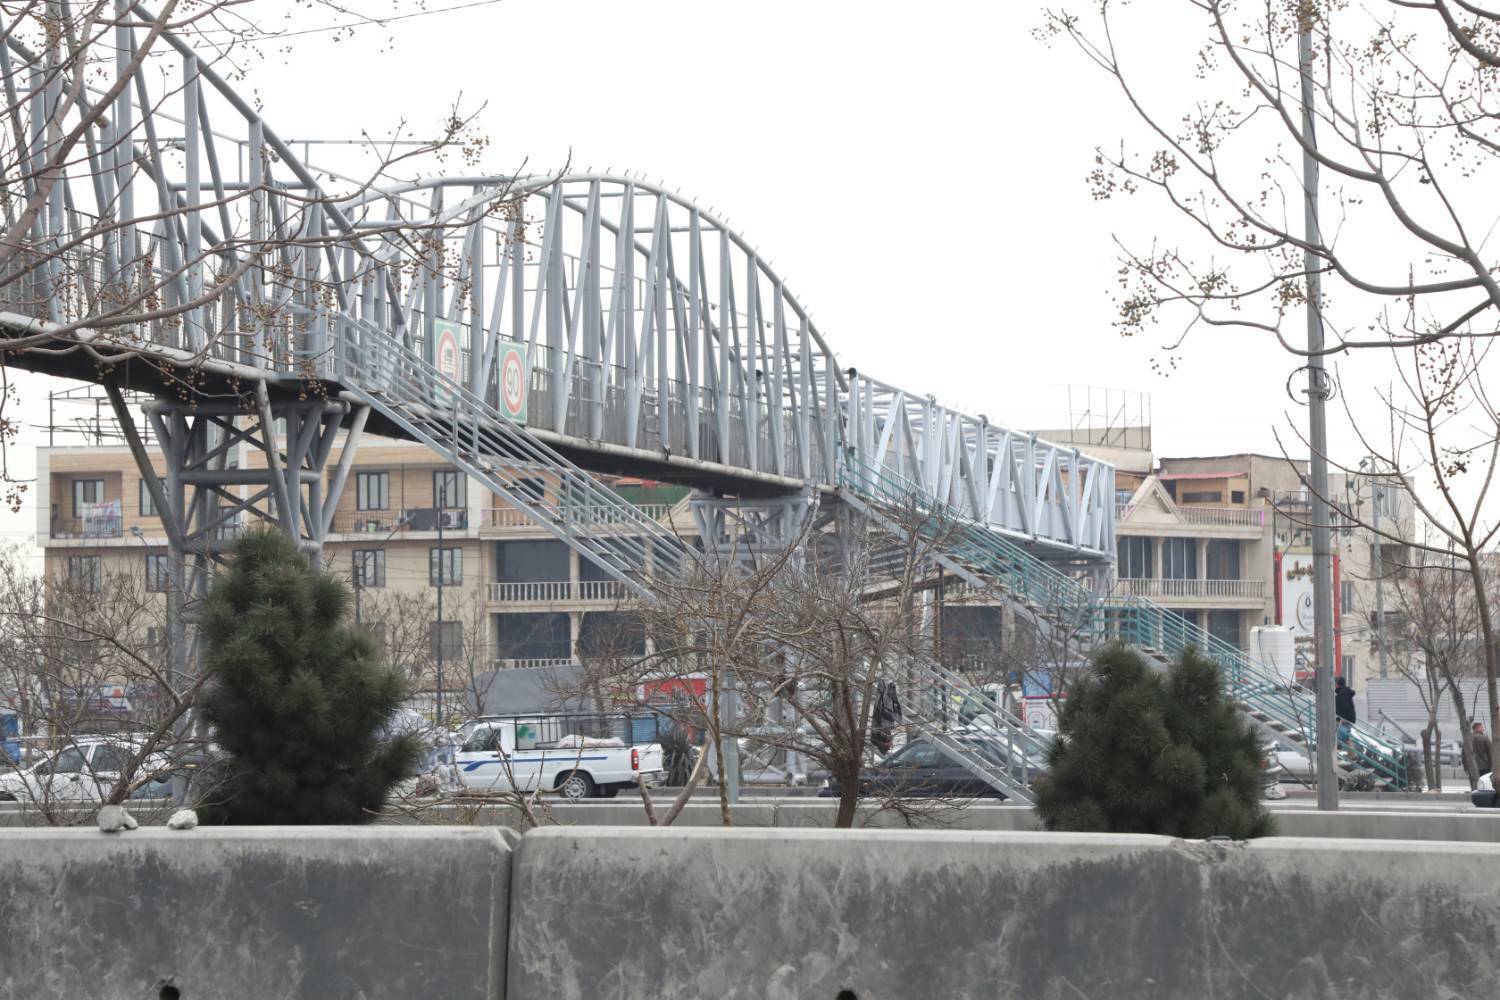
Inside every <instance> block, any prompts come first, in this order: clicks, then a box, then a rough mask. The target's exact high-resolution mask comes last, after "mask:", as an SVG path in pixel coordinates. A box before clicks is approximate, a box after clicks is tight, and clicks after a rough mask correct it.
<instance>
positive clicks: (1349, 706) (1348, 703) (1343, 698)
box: [1333, 677, 1358, 726]
mask: <svg viewBox="0 0 1500 1000" xmlns="http://www.w3.org/2000/svg"><path fill="white" fill-rule="evenodd" d="M1333 713H1334V714H1335V715H1337V716H1338V717H1339V718H1340V719H1343V720H1344V721H1345V722H1347V723H1349V725H1351V726H1352V725H1354V723H1355V722H1357V721H1358V720H1357V719H1356V718H1355V716H1354V689H1353V688H1352V687H1350V686H1349V685H1347V684H1345V683H1344V679H1343V678H1342V677H1335V678H1334V679H1333Z"/></svg>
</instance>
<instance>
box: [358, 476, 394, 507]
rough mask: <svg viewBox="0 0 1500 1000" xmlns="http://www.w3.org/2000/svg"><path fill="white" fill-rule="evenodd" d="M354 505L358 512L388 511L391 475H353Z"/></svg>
mask: <svg viewBox="0 0 1500 1000" xmlns="http://www.w3.org/2000/svg"><path fill="white" fill-rule="evenodd" d="M354 478H355V492H356V494H357V495H356V497H355V499H354V503H355V506H356V508H357V509H359V510H390V507H391V474H390V473H389V472H360V473H357V474H356V475H355V477H354Z"/></svg>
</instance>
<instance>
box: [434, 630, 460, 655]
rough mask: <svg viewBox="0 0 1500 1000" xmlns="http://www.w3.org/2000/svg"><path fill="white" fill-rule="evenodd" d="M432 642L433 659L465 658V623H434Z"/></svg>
mask: <svg viewBox="0 0 1500 1000" xmlns="http://www.w3.org/2000/svg"><path fill="white" fill-rule="evenodd" d="M431 640H432V657H433V659H438V658H439V657H441V658H442V659H444V660H453V659H457V658H458V657H460V656H463V655H464V624H463V622H433V623H432V629H431Z"/></svg>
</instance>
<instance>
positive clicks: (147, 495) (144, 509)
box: [139, 477, 167, 517]
mask: <svg viewBox="0 0 1500 1000" xmlns="http://www.w3.org/2000/svg"><path fill="white" fill-rule="evenodd" d="M156 481H157V482H158V483H160V484H161V488H162V492H163V493H165V492H166V490H167V481H166V480H165V479H162V478H160V477H158V478H157V480H156ZM146 482H147V481H146V480H144V479H142V480H141V481H140V484H139V489H140V500H141V502H140V509H141V516H142V517H155V516H156V515H157V514H160V513H161V511H159V510H157V509H156V501H155V500H153V499H152V498H151V490H149V489H148V488H147V487H146Z"/></svg>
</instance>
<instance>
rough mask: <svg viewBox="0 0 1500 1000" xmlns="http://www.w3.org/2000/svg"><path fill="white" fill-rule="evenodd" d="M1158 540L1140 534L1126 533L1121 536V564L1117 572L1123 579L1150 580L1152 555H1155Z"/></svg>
mask: <svg viewBox="0 0 1500 1000" xmlns="http://www.w3.org/2000/svg"><path fill="white" fill-rule="evenodd" d="M1155 550H1156V540H1155V539H1152V538H1142V537H1140V536H1138V535H1126V536H1122V537H1121V538H1120V545H1119V564H1118V567H1117V569H1116V572H1117V573H1118V574H1119V577H1120V579H1122V580H1149V579H1150V578H1151V575H1152V572H1153V570H1152V567H1151V563H1152V557H1153V556H1154V555H1155Z"/></svg>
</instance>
